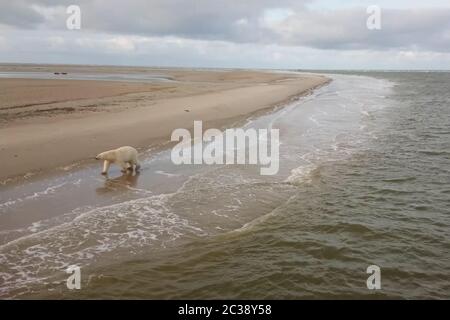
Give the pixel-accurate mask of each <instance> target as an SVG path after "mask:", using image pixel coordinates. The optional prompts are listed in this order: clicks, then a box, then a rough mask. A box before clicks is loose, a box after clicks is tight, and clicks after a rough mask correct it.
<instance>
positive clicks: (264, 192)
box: [0, 73, 450, 299]
mask: <svg viewBox="0 0 450 320" xmlns="http://www.w3.org/2000/svg"><path fill="white" fill-rule="evenodd" d="M332 78H333V80H334V81H333V82H332V83H331V84H329V85H327V86H325V87H322V88H320V89H318V90H316V91H315V92H314V93H313V94H312V95H310V96H308V97H305V98H302V99H301V100H300V101H297V102H295V103H292V104H290V105H288V106H286V107H284V108H281V109H279V110H278V111H276V112H274V113H272V114H270V115H266V116H262V117H260V118H257V119H251V120H250V121H249V122H248V123H247V124H246V126H245V127H246V128H249V127H255V128H272V127H273V128H279V129H280V141H281V146H280V171H279V173H278V174H277V175H275V176H261V175H260V174H259V167H258V166H249V165H228V166H226V165H224V166H217V165H216V166H206V165H190V166H187V165H184V166H175V165H173V164H172V163H171V161H170V151H162V152H152V150H149V151H148V152H147V153H146V154H144V155H142V158H143V170H142V172H141V173H140V174H139V175H137V176H136V175H131V176H122V175H121V174H120V173H119V172H118V169H114V170H113V171H112V172H111V175H110V177H109V179H105V178H104V177H102V176H100V175H99V170H100V168H99V167H100V165H96V166H93V165H91V164H83V165H75V166H74V167H68V168H60V170H59V172H57V173H55V174H54V175H53V176H52V177H48V178H45V179H33V177H31V178H29V180H28V181H27V182H25V183H19V182H16V183H5V184H4V185H3V186H0V191H1V199H0V296H2V297H21V298H30V297H32V298H37V297H40V298H50V297H53V298H56V297H64V298H100V297H106V298H288V299H295V298H383V297H387V298H449V289H450V281H449V278H450V277H449V276H450V272H449V267H450V241H449V237H448V234H449V231H450V215H449V214H450V212H449V210H448V207H449V204H450V175H449V174H450V136H449V135H450V131H449V130H450V129H449V128H450V108H449V102H450V93H449V92H448V88H447V84H448V83H449V80H450V75H449V74H448V73H365V74H364V75H348V74H347V75H339V74H335V75H332ZM74 264H76V265H79V266H81V269H82V289H81V290H79V291H76V292H74V291H70V290H68V289H66V285H65V281H66V278H67V276H68V275H67V274H66V273H65V269H66V268H67V266H69V265H74ZM372 264H376V265H378V266H379V267H380V268H381V275H382V289H381V290H377V291H371V290H368V289H367V287H366V279H367V277H368V275H367V274H366V268H367V267H368V266H369V265H372Z"/></svg>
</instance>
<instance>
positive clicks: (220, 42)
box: [0, 0, 450, 69]
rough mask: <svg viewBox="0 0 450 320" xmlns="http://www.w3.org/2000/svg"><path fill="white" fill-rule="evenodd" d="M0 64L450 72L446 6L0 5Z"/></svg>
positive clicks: (294, 2)
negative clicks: (372, 24) (72, 21)
mask: <svg viewBox="0 0 450 320" xmlns="http://www.w3.org/2000/svg"><path fill="white" fill-rule="evenodd" d="M69 5H78V6H79V7H80V9H81V29H80V30H69V29H68V28H67V27H66V20H67V18H68V17H69V14H67V13H66V10H67V7H68V6H69ZM370 5H377V6H379V7H380V8H381V29H380V30H369V29H368V28H367V26H366V21H367V19H368V18H369V16H370V14H368V13H367V11H366V10H367V7H368V6H370ZM0 62H28V63H75V64H117V65H145V66H185V67H244V68H295V69H298V68H301V69H450V0H427V1H418V0H412V1H407V0H390V1H389V0H379V1H377V0H372V1H366V0H346V1H339V0H228V1H225V0H125V1H124V0H89V1H88V0H78V1H77V0H14V1H13V0H0Z"/></svg>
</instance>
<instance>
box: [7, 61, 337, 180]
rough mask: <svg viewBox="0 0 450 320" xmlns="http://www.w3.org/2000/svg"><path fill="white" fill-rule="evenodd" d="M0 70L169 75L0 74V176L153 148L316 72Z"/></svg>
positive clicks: (251, 107)
mask: <svg viewBox="0 0 450 320" xmlns="http://www.w3.org/2000/svg"><path fill="white" fill-rule="evenodd" d="M1 72H41V73H48V74H49V75H53V73H54V72H65V73H67V74H69V75H71V74H73V73H76V74H77V75H81V76H83V74H86V75H92V74H128V75H130V74H131V75H133V74H139V75H140V76H142V75H144V76H145V75H149V76H152V75H157V76H161V77H164V79H167V80H168V81H154V82H146V81H132V82H131V81H130V82H128V81H96V80H66V79H64V76H61V79H59V78H58V79H19V78H14V79H11V78H10V79H8V78H3V79H0V151H1V152H0V162H1V163H2V166H1V169H0V179H5V178H9V177H15V176H20V175H24V174H26V173H30V172H39V171H45V170H47V169H52V168H55V167H59V166H65V165H70V164H72V163H74V162H79V161H93V160H92V159H93V157H94V156H95V155H96V154H97V153H99V152H101V151H104V150H107V149H111V148H116V147H118V146H121V145H133V146H135V147H137V148H144V147H145V148H148V147H149V146H157V145H159V144H161V143H162V142H166V141H168V140H169V139H170V134H171V132H172V130H173V129H175V128H188V129H190V128H191V127H192V125H193V121H194V120H203V121H204V123H205V126H206V127H212V126H214V127H219V128H222V127H224V126H227V125H230V124H232V123H235V122H236V121H239V120H240V119H242V118H245V117H247V116H249V115H250V114H252V113H254V112H260V111H261V110H267V109H268V108H272V107H274V106H277V105H280V104H283V103H285V102H287V101H289V100H290V99H293V98H295V97H297V96H299V95H302V94H305V93H306V92H308V91H309V90H311V89H312V88H314V87H317V86H320V85H322V84H324V83H326V82H327V81H328V79H327V78H325V77H323V76H319V75H298V74H293V73H273V72H263V71H244V70H215V71H214V70H188V69H151V68H125V67H85V66H42V65H40V66H38V65H3V66H0V73H1Z"/></svg>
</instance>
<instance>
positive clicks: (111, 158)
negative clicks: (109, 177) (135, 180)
mask: <svg viewBox="0 0 450 320" xmlns="http://www.w3.org/2000/svg"><path fill="white" fill-rule="evenodd" d="M137 155H138V152H137V150H136V149H135V148H133V147H129V146H126V147H120V148H117V149H114V150H109V151H105V152H102V153H100V154H98V155H97V156H96V157H95V159H96V160H104V162H103V171H102V174H107V173H108V169H109V166H110V164H111V163H115V164H117V165H119V166H121V167H122V172H126V171H127V170H128V169H130V170H133V166H134V168H135V170H136V172H137V171H139V168H140V165H139V162H138V158H137Z"/></svg>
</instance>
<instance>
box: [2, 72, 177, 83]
mask: <svg viewBox="0 0 450 320" xmlns="http://www.w3.org/2000/svg"><path fill="white" fill-rule="evenodd" d="M0 78H21V79H44V80H61V79H64V80H96V81H126V82H155V81H159V82H168V81H173V80H171V79H170V78H169V77H167V76H165V75H162V74H149V73H145V74H131V73H72V72H70V73H67V74H62V73H59V74H55V73H53V72H38V71H36V72H18V71H12V72H0Z"/></svg>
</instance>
